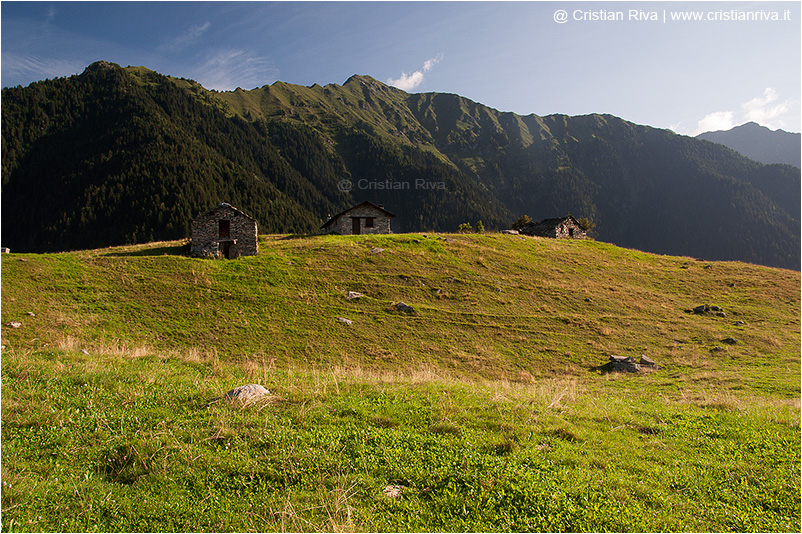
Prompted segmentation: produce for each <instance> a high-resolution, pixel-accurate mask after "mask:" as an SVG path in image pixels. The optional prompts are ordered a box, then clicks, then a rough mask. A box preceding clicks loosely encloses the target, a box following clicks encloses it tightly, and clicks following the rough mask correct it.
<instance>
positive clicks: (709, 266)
mask: <svg viewBox="0 0 802 534" xmlns="http://www.w3.org/2000/svg"><path fill="white" fill-rule="evenodd" d="M704 268H705V269H712V268H713V266H712V265H705V267H704Z"/></svg>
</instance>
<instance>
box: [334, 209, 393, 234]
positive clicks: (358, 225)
mask: <svg viewBox="0 0 802 534" xmlns="http://www.w3.org/2000/svg"><path fill="white" fill-rule="evenodd" d="M393 217H395V214H394V213H391V212H389V211H387V210H386V209H384V206H383V205H381V204H374V203H372V202H368V201H365V202H361V203H359V204H357V205H356V206H353V207H351V208H348V209H347V210H345V211H342V212H340V213H338V214H337V215H334V216H333V217H330V218H329V220H328V221H326V222H325V223H323V226H321V227H320V229H321V230H323V231H324V232H326V233H331V234H340V235H359V234H391V233H392V231H391V230H390V219H392V218H393Z"/></svg>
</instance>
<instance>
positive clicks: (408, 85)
mask: <svg viewBox="0 0 802 534" xmlns="http://www.w3.org/2000/svg"><path fill="white" fill-rule="evenodd" d="M441 59H443V54H437V55H436V56H435V57H433V58H429V59H427V60H426V61H424V62H423V67H421V68H420V69H419V70H416V71H415V72H413V73H407V72H402V73H401V76H400V77H398V78H395V79H394V78H389V79H388V80H387V83H388V84H390V85H392V86H393V87H397V88H399V89H401V90H402V91H411V90H412V89H415V88H416V87H417V86H419V85H420V84H421V83H423V77H424V75H425V74H426V73H427V72H429V71H430V70H432V67H434V66H435V65H436V64H437V63H439V62H440V60H441Z"/></svg>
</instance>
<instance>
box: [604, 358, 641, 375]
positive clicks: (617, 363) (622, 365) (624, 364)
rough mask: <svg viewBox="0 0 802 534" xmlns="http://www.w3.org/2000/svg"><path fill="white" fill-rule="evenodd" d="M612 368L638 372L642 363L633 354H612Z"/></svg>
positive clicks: (626, 371)
mask: <svg viewBox="0 0 802 534" xmlns="http://www.w3.org/2000/svg"><path fill="white" fill-rule="evenodd" d="M610 368H611V369H612V370H613V371H617V372H625V373H637V372H638V371H640V365H638V364H637V363H636V362H635V359H634V358H633V357H632V356H612V355H611V356H610Z"/></svg>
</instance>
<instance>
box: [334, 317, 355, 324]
mask: <svg viewBox="0 0 802 534" xmlns="http://www.w3.org/2000/svg"><path fill="white" fill-rule="evenodd" d="M337 320H338V321H340V322H341V323H345V324H353V323H354V322H353V321H352V320H351V319H346V318H345V317H337Z"/></svg>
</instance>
